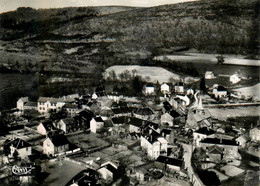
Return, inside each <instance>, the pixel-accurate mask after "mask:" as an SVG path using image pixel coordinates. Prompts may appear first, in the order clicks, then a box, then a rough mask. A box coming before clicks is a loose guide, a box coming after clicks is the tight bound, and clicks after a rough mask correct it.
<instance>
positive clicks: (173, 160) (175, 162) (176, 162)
mask: <svg viewBox="0 0 260 186" xmlns="http://www.w3.org/2000/svg"><path fill="white" fill-rule="evenodd" d="M156 161H157V162H160V163H166V164H168V165H174V166H177V167H181V166H182V163H183V161H182V160H179V159H176V158H170V157H166V156H159V157H158V158H157V160H156Z"/></svg>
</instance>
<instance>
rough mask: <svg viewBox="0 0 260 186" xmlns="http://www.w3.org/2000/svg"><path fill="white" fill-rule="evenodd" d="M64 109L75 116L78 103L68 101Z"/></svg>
mask: <svg viewBox="0 0 260 186" xmlns="http://www.w3.org/2000/svg"><path fill="white" fill-rule="evenodd" d="M62 109H63V110H65V111H66V112H67V113H68V115H69V116H75V115H76V114H77V112H78V110H79V109H78V105H77V104H72V103H66V104H65V105H64V106H63V107H62Z"/></svg>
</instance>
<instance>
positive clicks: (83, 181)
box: [65, 168, 98, 186]
mask: <svg viewBox="0 0 260 186" xmlns="http://www.w3.org/2000/svg"><path fill="white" fill-rule="evenodd" d="M97 175H98V173H97V172H96V171H95V170H93V169H89V168H88V169H87V170H83V171H81V172H80V173H78V174H77V175H76V176H74V177H73V178H72V179H71V180H70V181H69V182H68V183H67V184H66V185H65V186H70V185H72V184H73V183H77V185H78V186H85V185H87V184H89V185H96V183H97V181H98V180H97V179H96V178H97Z"/></svg>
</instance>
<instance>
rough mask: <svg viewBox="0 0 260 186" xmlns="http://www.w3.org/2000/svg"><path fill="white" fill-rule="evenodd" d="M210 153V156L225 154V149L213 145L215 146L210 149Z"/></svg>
mask: <svg viewBox="0 0 260 186" xmlns="http://www.w3.org/2000/svg"><path fill="white" fill-rule="evenodd" d="M208 153H210V154H223V149H222V148H220V147H219V146H217V145H213V146H210V147H209V148H208Z"/></svg>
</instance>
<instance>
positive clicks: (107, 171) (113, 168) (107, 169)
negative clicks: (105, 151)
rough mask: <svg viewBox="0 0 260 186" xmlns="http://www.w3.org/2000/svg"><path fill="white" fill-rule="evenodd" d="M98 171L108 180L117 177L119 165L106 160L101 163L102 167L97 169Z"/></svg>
mask: <svg viewBox="0 0 260 186" xmlns="http://www.w3.org/2000/svg"><path fill="white" fill-rule="evenodd" d="M97 172H98V173H99V174H100V177H101V178H102V179H104V180H106V181H108V180H110V181H112V180H114V179H115V178H117V174H118V166H117V165H116V164H115V163H113V162H110V161H109V162H106V163H104V164H102V165H101V167H100V168H99V169H98V170H97Z"/></svg>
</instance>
